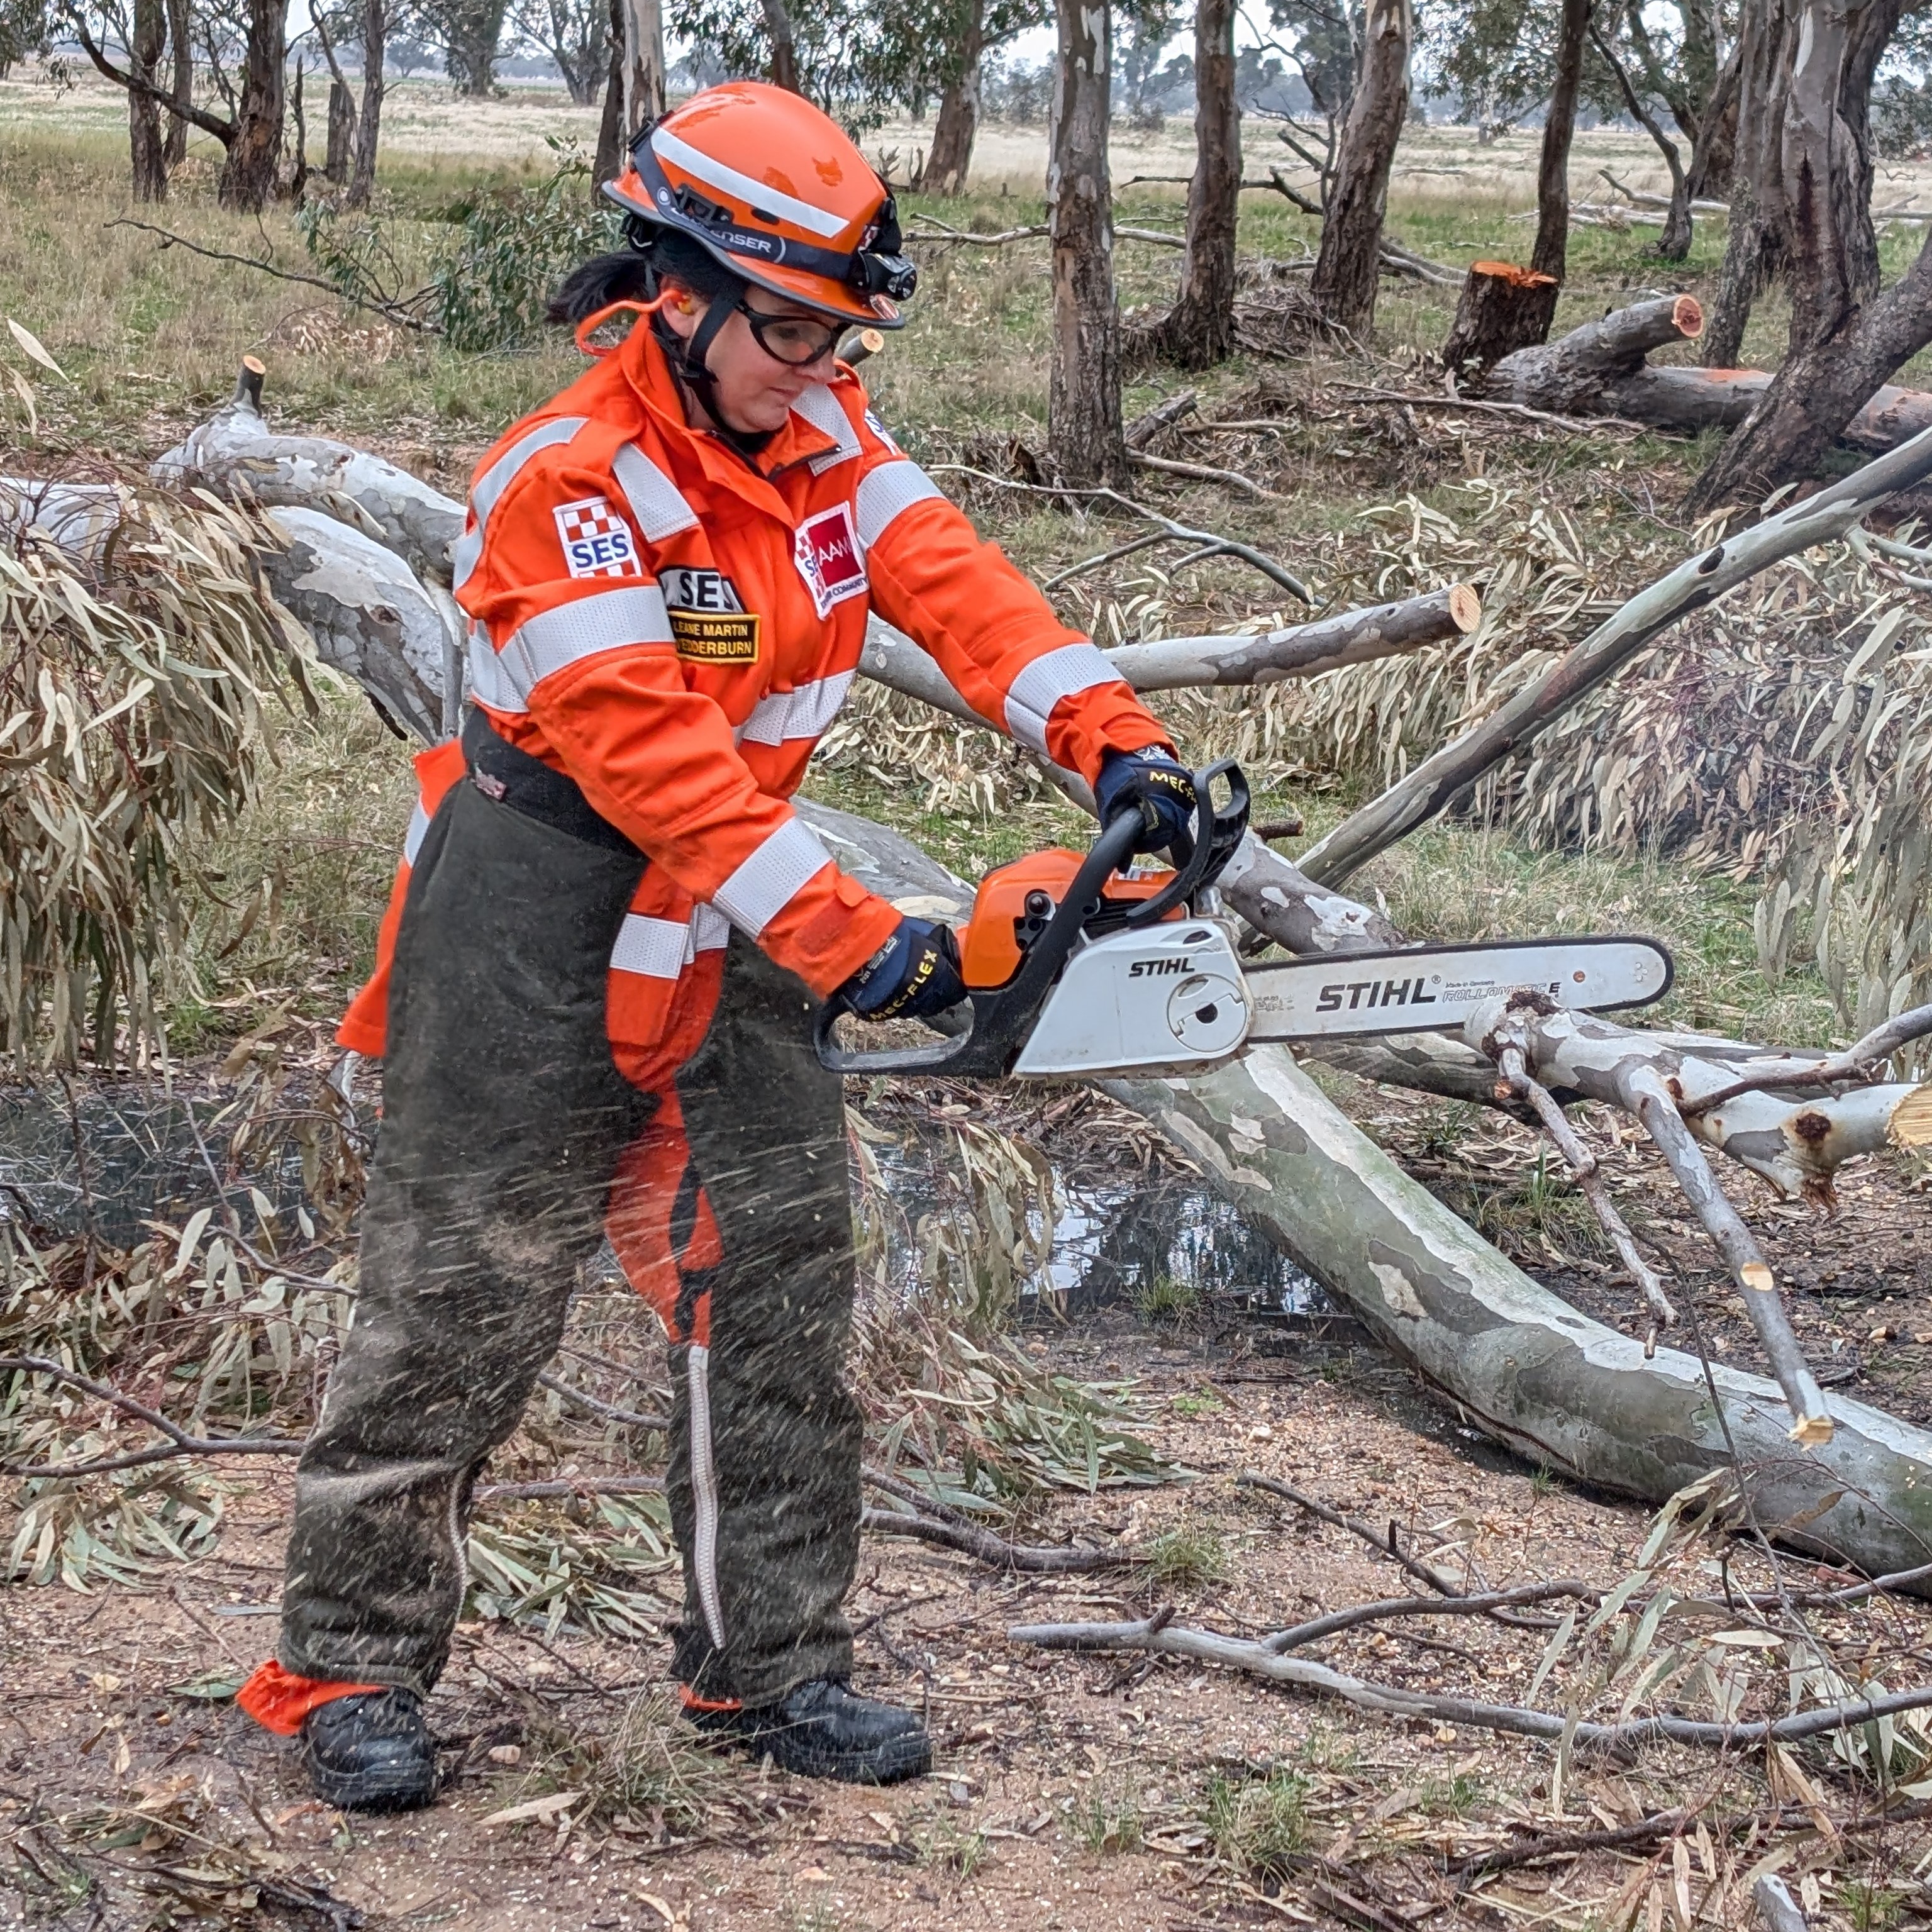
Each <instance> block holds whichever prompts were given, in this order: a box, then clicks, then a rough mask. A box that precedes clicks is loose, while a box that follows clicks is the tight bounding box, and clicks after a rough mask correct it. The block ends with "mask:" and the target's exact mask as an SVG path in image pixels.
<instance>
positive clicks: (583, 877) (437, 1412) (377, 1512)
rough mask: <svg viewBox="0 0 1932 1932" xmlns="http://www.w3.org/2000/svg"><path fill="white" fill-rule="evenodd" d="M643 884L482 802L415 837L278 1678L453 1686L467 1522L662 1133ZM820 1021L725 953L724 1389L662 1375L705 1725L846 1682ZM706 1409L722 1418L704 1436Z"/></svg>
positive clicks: (709, 1057)
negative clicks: (633, 933)
mask: <svg viewBox="0 0 1932 1932" xmlns="http://www.w3.org/2000/svg"><path fill="white" fill-rule="evenodd" d="M641 864H642V861H641V860H640V859H639V858H638V857H637V855H636V854H635V853H633V852H629V851H626V850H617V849H614V848H612V847H605V846H602V845H599V844H592V843H589V842H587V841H584V840H583V839H580V838H574V837H572V836H571V835H569V834H568V833H566V832H562V831H559V830H558V829H555V828H554V827H553V826H551V825H550V824H547V823H540V822H538V820H535V819H533V818H531V817H526V816H525V815H523V814H522V813H520V812H519V811H516V810H515V809H514V808H511V806H509V805H505V804H502V803H499V802H496V801H495V800H493V799H490V798H488V797H486V796H484V794H483V793H481V791H479V790H478V789H477V787H475V785H474V784H471V783H469V782H463V783H460V784H457V785H455V786H454V787H452V788H451V790H450V792H449V794H448V796H446V799H445V800H444V802H443V806H442V808H441V809H440V811H438V812H437V815H436V817H435V819H434V821H433V822H432V823H431V826H430V827H429V829H428V833H427V835H426V836H425V838H424V841H423V843H422V848H421V850H420V851H419V853H418V855H417V858H416V864H415V866H414V868H413V876H412V878H411V881H410V890H409V895H408V898H407V902H406V904H405V907H404V913H403V917H402V920H401V927H400V929H399V931H398V935H397V941H396V947H395V963H394V967H393V969H392V983H391V989H390V995H389V1055H388V1057H387V1059H386V1064H385V1069H384V1079H383V1124H382V1128H381V1131H380V1136H379V1137H378V1139H377V1148H376V1152H375V1156H374V1160H373V1163H372V1164H371V1170H370V1176H369V1190H368V1200H367V1202H366V1203H365V1207H364V1209H363V1215H362V1274H361V1283H360V1288H359V1293H358V1295H357V1298H356V1312H355V1321H354V1324H353V1327H352V1328H351V1329H350V1334H349V1337H348V1339H347V1342H346V1343H345V1344H344V1349H343V1352H342V1355H341V1360H340V1361H339V1362H338V1364H337V1366H336V1369H335V1373H334V1375H333V1376H332V1377H331V1379H330V1381H329V1389H328V1393H327V1397H326V1400H325V1402H324V1403H323V1412H322V1415H321V1418H320V1421H319V1422H318V1424H317V1427H316V1430H315V1433H314V1436H312V1437H311V1439H310V1442H309V1444H308V1448H306V1449H305V1451H304V1452H303V1454H302V1458H301V1460H300V1462H299V1465H298V1466H297V1472H296V1512H295V1521H294V1524H293V1528H292V1529H291V1532H290V1538H289V1548H288V1566H287V1577H286V1580H285V1583H284V1589H283V1598H282V1605H283V1608H282V1634H281V1646H280V1650H279V1655H280V1658H281V1663H282V1664H283V1666H284V1668H285V1669H287V1670H292V1671H295V1672H297V1673H300V1674H301V1675H302V1676H308V1677H317V1678H326V1679H338V1680H341V1679H350V1680H354V1681H357V1682H370V1683H380V1684H397V1685H407V1686H408V1687H409V1688H411V1689H412V1690H414V1691H418V1692H419V1693H422V1694H427V1693H428V1691H429V1690H430V1688H431V1686H432V1685H434V1683H435V1682H436V1680H437V1677H438V1676H439V1675H440V1673H441V1671H442V1670H443V1664H444V1663H445V1661H446V1659H447V1658H448V1655H449V1643H450V1637H451V1634H452V1631H453V1629H454V1628H455V1624H456V1621H457V1618H458V1613H459V1612H460V1608H461V1605H462V1602H463V1592H464V1587H465V1583H466V1576H465V1566H464V1559H463V1546H464V1542H465V1538H466V1522H467V1516H468V1511H469V1498H470V1493H471V1491H472V1488H473V1487H474V1485H475V1482H476V1480H477V1478H478V1474H479V1472H480V1471H481V1469H482V1467H483V1466H484V1461H485V1460H486V1459H487V1457H488V1455H489V1454H490V1451H492V1450H493V1449H494V1448H496V1447H497V1446H498V1445H499V1444H500V1443H502V1442H503V1441H504V1439H505V1438H506V1437H507V1436H508V1435H509V1434H510V1433H511V1431H512V1430H514V1428H515V1427H516V1424H517V1418H518V1417H519V1416H520V1414H521V1413H522V1411H523V1404H524V1402H525V1400H526V1399H527V1397H528V1396H529V1392H530V1390H531V1388H532V1386H533V1385H534V1384H535V1379H536V1377H537V1376H538V1373H539V1372H540V1371H541V1370H542V1368H543V1367H544V1364H545V1363H546V1362H547V1361H549V1359H550V1357H551V1355H553V1354H554V1352H556V1346H557V1343H558V1341H559V1338H560V1337H561V1335H562V1330H563V1325H564V1320H565V1314H566V1313H567V1311H568V1304H569V1301H570V1296H571V1291H572V1289H573V1287H574V1284H575V1281H576V1279H577V1272H578V1270H579V1269H580V1267H581V1265H583V1262H586V1260H588V1259H589V1258H590V1257H591V1256H592V1255H593V1254H594V1253H595V1250H596V1249H597V1247H598V1243H599V1241H601V1237H602V1228H603V1213H604V1206H605V1202H606V1199H607V1196H608V1194H609V1192H610V1182H611V1178H612V1175H613V1171H614V1170H615V1169H616V1165H617V1163H618V1161H619V1157H620V1156H621V1155H622V1153H623V1151H624V1150H625V1148H626V1147H627V1146H628V1145H629V1144H630V1142H631V1140H632V1139H633V1138H634V1136H636V1134H637V1133H638V1132H639V1131H640V1129H641V1128H642V1127H643V1126H644V1125H645V1124H646V1123H647V1122H648V1121H649V1120H650V1118H652V1115H653V1114H654V1112H655V1111H656V1109H658V1106H661V1105H662V1104H663V1100H664V1097H661V1096H658V1095H653V1094H648V1093H643V1092H640V1091H638V1090H637V1089H635V1088H632V1087H631V1086H630V1085H628V1083H627V1082H625V1080H624V1079H622V1076H620V1075H619V1073H618V1071H617V1070H616V1067H615V1065H614V1064H613V1061H612V1059H611V1056H610V1048H609V1046H608V1043H607V1039H606V1037H605V1033H604V981H605V975H606V973H607V970H608V967H609V962H610V949H611V947H612V944H613V941H614V940H615V938H616V934H617V932H618V930H619V926H621V924H622V919H623V916H624V913H625V910H626V909H627V907H628V905H629V903H630V900H631V894H632V892H633V891H634V889H635V887H636V884H637V879H638V877H639V874H640V867H641ZM810 1014H811V999H810V996H809V995H808V992H807V991H806V989H805V986H804V985H803V983H802V982H801V981H799V980H796V978H794V977H792V976H791V975H790V974H787V973H784V972H782V971H780V970H779V969H778V968H776V967H775V966H774V965H772V964H771V963H770V962H769V961H768V960H766V959H765V957H764V956H763V954H762V953H760V952H759V951H758V950H757V948H756V947H754V946H751V945H750V944H748V943H746V942H745V941H742V940H741V939H739V938H736V937H734V938H733V941H732V945H731V950H730V953H729V955H728V956H727V964H726V970H725V976H724V992H723V995H722V998H721V1001H720V1004H719V1008H718V1014H717V1016H716V1017H715V1019H714V1021H713V1022H712V1027H711V1029H710V1031H709V1034H708V1035H707V1037H706V1040H705V1042H704V1043H703V1046H702V1047H701V1048H700V1049H699V1051H698V1052H697V1054H696V1055H694V1056H693V1057H692V1058H691V1060H690V1061H688V1063H687V1064H685V1067H683V1068H682V1070H680V1072H679V1075H678V1076H677V1079H676V1088H677V1097H678V1100H679V1104H680V1106H681V1108H682V1113H683V1116H684V1121H685V1140H686V1142H687V1143H688V1148H689V1150H690V1151H689V1170H688V1174H687V1175H685V1176H683V1177H681V1178H680V1180H681V1184H682V1186H683V1188H684V1191H685V1193H687V1194H688V1195H689V1196H691V1198H692V1199H693V1200H695V1198H696V1190H697V1188H698V1187H701V1188H702V1190H703V1193H704V1195H705V1196H706V1197H707V1198H708V1199H709V1202H710V1204H711V1208H712V1215H713V1217H714V1219H715V1222H716V1224H717V1227H718V1235H719V1247H720V1250H721V1256H722V1259H721V1262H719V1264H718V1265H716V1266H715V1267H711V1268H707V1269H706V1270H705V1271H704V1273H703V1277H702V1278H701V1279H699V1278H692V1279H690V1280H687V1281H686V1283H685V1290H686V1294H687V1296H688V1298H691V1299H692V1300H694V1299H695V1298H697V1296H700V1295H706V1294H708V1295H709V1298H710V1305H711V1335H710V1346H709V1350H708V1352H706V1355H705V1357H703V1358H700V1361H701V1367H703V1370H704V1371H705V1373H703V1374H702V1375H700V1376H698V1377H697V1378H693V1377H692V1376H691V1375H690V1373H688V1370H689V1362H688V1352H687V1351H685V1349H681V1348H680V1349H673V1370H674V1372H675V1379H676V1384H677V1388H678V1394H677V1397H676V1417H675V1419H674V1420H675V1427H674V1429H673V1450H672V1457H671V1467H670V1485H669V1487H670V1504H671V1511H672V1517H673V1525H674V1527H675V1529H676V1535H677V1538H678V1542H679V1547H680V1549H681V1550H682V1553H683V1554H684V1557H685V1610H684V1613H683V1617H682V1622H681V1624H680V1626H679V1630H678V1632H677V1641H676V1659H675V1669H676V1674H677V1675H678V1676H679V1678H680V1679H682V1681H683V1682H685V1683H687V1684H689V1685H691V1686H692V1687H693V1688H694V1690H695V1691H697V1693H698V1694H700V1695H701V1696H703V1697H715V1698H719V1699H730V1698H738V1699H742V1700H744V1701H745V1702H746V1703H754V1704H756V1703H766V1702H769V1701H771V1700H775V1699H776V1698H778V1697H782V1696H783V1695H784V1693H785V1692H786V1691H788V1690H789V1689H790V1688H791V1687H792V1686H793V1685H796V1684H799V1683H802V1682H805V1681H807V1680H808V1679H812V1678H817V1677H828V1676H844V1675H846V1674H847V1673H848V1672H849V1670H850V1663H851V1635H850V1628H849V1626H848V1625H847V1622H846V1621H845V1619H844V1616H843V1613H842V1612H841V1608H840V1605H841V1602H842V1600H843V1598H844V1595H845V1593H846V1591H847V1589H848V1588H849V1587H850V1583H851V1579H852V1574H853V1568H854V1566H855V1565H856V1560H857V1555H858V1532H859V1436H860V1426H861V1425H860V1418H859V1412H858V1409H857V1406H856V1403H854V1401H853V1399H852V1397H851V1395H850V1392H849V1391H848V1390H847V1388H846V1385H845V1383H844V1377H843V1369H844V1354H845V1349H846V1344H847V1338H848V1335H849V1332H850V1319H851V1308H852V1296H853V1254H852V1246H851V1219H850V1203H849V1199H848V1195H847V1181H846V1172H845V1154H844V1115H843V1103H842V1097H841V1091H840V1087H839V1083H838V1080H837V1079H835V1077H834V1076H832V1075H830V1074H828V1073H826V1072H825V1071H824V1070H823V1068H822V1067H820V1065H819V1064H818V1061H817V1056H816V1055H815V1054H814V1052H812V1049H811V1040H810ZM694 1387H695V1388H697V1390H698V1392H699V1394H700V1396H702V1397H708V1400H706V1401H700V1403H698V1404H697V1406H696V1409H697V1412H696V1414H695V1415H694V1403H693V1400H692V1391H693V1389H694ZM694 1436H695V1439H696V1440H697V1446H698V1448H699V1450H700V1458H699V1467H698V1474H699V1477H700V1481H699V1483H698V1484H697V1486H696V1490H697V1494H694V1484H693V1480H692V1477H693V1457H692V1454H691V1448H692V1442H693V1439H694ZM707 1448H708V1451H709V1454H708V1456H706V1455H704V1454H703V1453H702V1452H703V1451H705V1450H706V1449H707ZM700 1496H701V1499H702V1500H703V1502H705V1503H706V1505H710V1507H707V1508H704V1509H703V1510H702V1511H700V1509H699V1508H698V1507H697V1503H698V1500H699V1499H700ZM700 1517H702V1518H703V1522H702V1523H701V1524H700ZM714 1525H715V1532H713V1526H714ZM700 1527H702V1528H703V1529H705V1530H706V1532H708V1533H707V1534H706V1535H705V1536H704V1537H703V1542H704V1543H705V1544H706V1545H708V1546H715V1556H714V1553H713V1550H712V1548H707V1549H706V1550H705V1552H704V1554H705V1555H706V1556H712V1557H713V1561H712V1562H711V1563H710V1564H709V1565H707V1566H706V1568H708V1569H709V1571H710V1572H711V1574H712V1575H713V1576H715V1589H712V1590H711V1591H710V1592H709V1594H710V1595H711V1597H712V1602H711V1604H710V1606H709V1608H710V1610H712V1613H714V1614H713V1615H712V1616H707V1615H706V1605H705V1604H704V1603H703V1601H702V1600H701V1595H700V1589H699V1583H700V1576H699V1565H698V1564H697V1562H696V1561H694V1559H695V1557H696V1556H697V1554H698V1552H697V1550H696V1548H695V1547H694V1546H695V1545H696V1544H697V1543H698V1541H700V1538H699V1535H698V1532H699V1530H700ZM714 1624H715V1625H721V1628H718V1629H716V1630H715V1631H714V1629H713V1628H712V1626H713V1625H714ZM720 1639H721V1641H719V1640H720Z"/></svg>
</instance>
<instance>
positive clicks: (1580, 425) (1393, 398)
mask: <svg viewBox="0 0 1932 1932" xmlns="http://www.w3.org/2000/svg"><path fill="white" fill-rule="evenodd" d="M1334 387H1335V388H1337V389H1346V390H1347V391H1349V393H1350V394H1351V395H1358V396H1361V397H1363V398H1366V399H1367V401H1370V402H1372V403H1408V404H1411V405H1412V407H1415V408H1416V409H1418V410H1469V411H1471V412H1472V413H1475V414H1476V415H1478V416H1520V417H1523V419H1526V421H1528V422H1540V423H1547V424H1548V425H1550V428H1552V429H1568V430H1581V429H1635V430H1644V431H1651V430H1652V429H1654V428H1655V425H1652V424H1649V423H1640V422H1628V421H1627V420H1626V419H1625V418H1623V417H1622V416H1557V415H1556V414H1554V413H1552V412H1551V411H1550V410H1533V409H1532V408H1531V407H1529V404H1527V403H1489V402H1484V401H1480V400H1479V399H1478V398H1476V397H1474V396H1431V395H1417V396H1412V395H1409V394H1408V393H1407V392H1405V391H1403V390H1401V389H1374V388H1372V387H1371V386H1370V385H1369V384H1367V383H1345V382H1343V381H1341V380H1339V379H1338V380H1337V381H1336V383H1335V384H1334Z"/></svg>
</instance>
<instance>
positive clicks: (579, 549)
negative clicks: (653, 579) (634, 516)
mask: <svg viewBox="0 0 1932 1932" xmlns="http://www.w3.org/2000/svg"><path fill="white" fill-rule="evenodd" d="M550 514H551V515H552V516H553V517H556V534H557V541H559V543H561V544H562V545H563V562H564V568H565V569H567V570H568V571H569V572H570V574H571V576H573V577H640V576H642V575H643V569H642V567H641V566H640V565H639V563H638V562H637V544H635V543H634V541H632V538H631V526H630V525H629V524H628V523H626V522H625V520H624V519H623V518H622V517H620V516H619V514H617V512H616V511H615V510H613V509H612V508H611V507H610V501H609V499H607V498H606V497H603V496H583V497H580V498H579V499H577V502H574V503H559V504H558V505H557V506H556V508H555V509H554V510H553V511H551V512H550Z"/></svg>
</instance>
